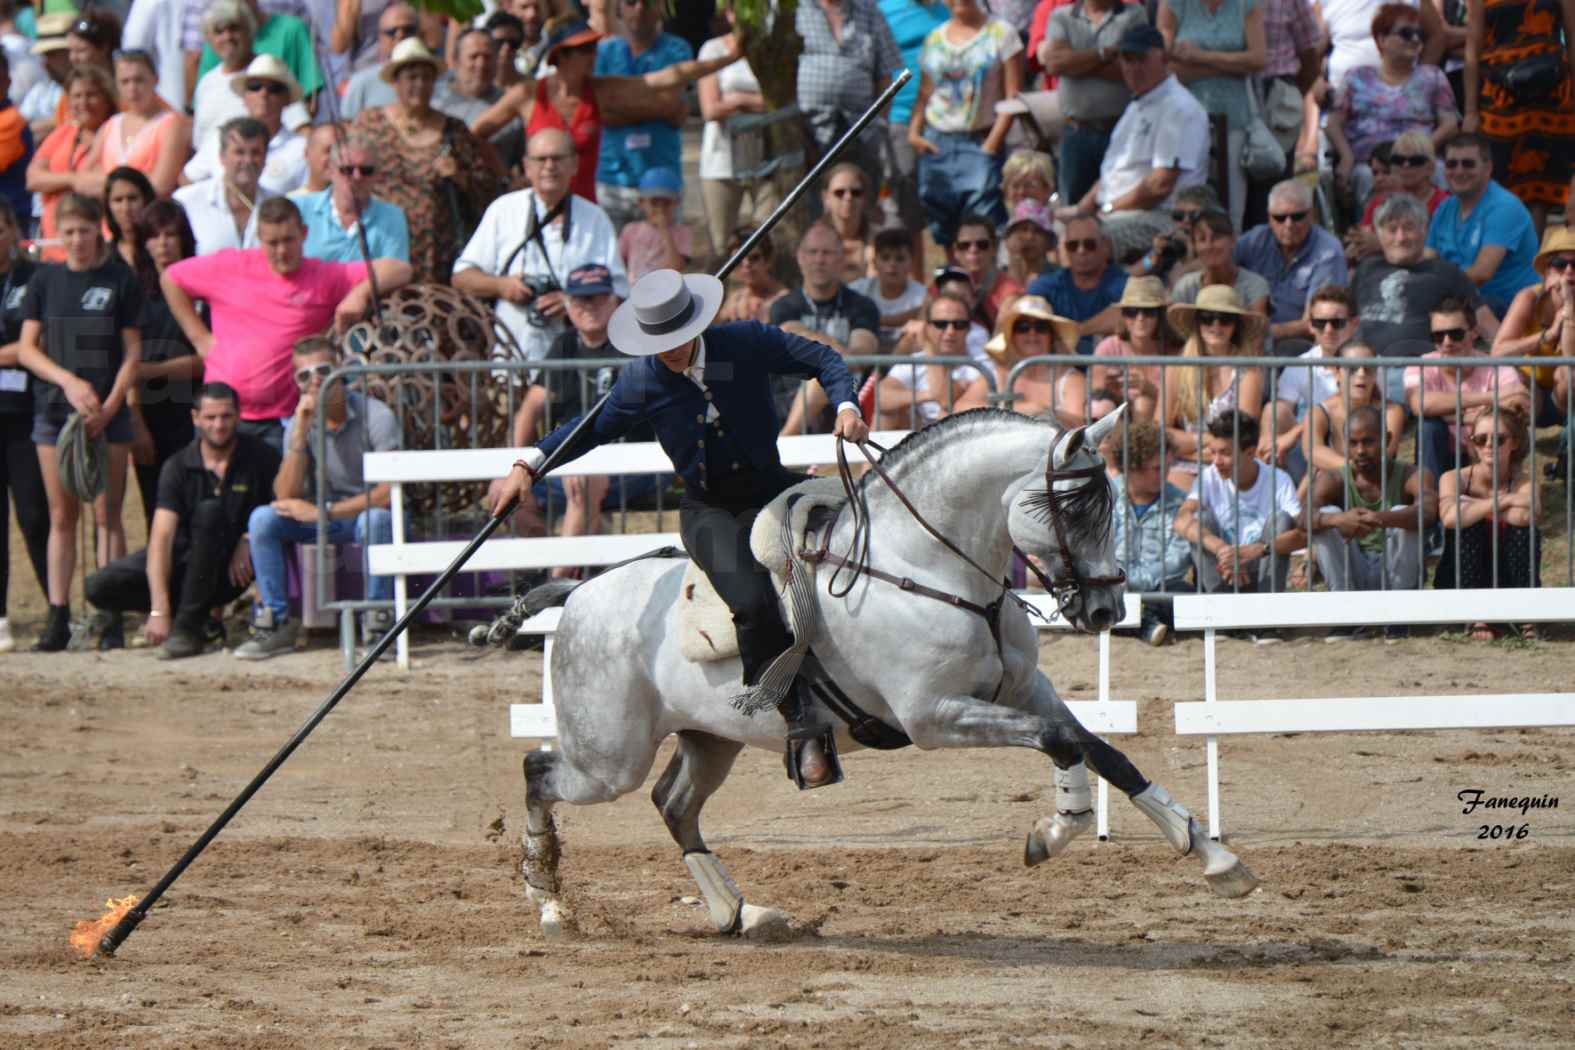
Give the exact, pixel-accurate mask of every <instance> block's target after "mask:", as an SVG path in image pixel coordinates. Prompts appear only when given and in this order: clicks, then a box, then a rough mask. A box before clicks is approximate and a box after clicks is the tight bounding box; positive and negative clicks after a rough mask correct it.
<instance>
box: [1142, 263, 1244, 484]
mask: <svg viewBox="0 0 1575 1050" xmlns="http://www.w3.org/2000/svg"><path fill="white" fill-rule="evenodd" d="M1167 313H1168V315H1169V317H1170V323H1171V327H1173V328H1175V329H1176V331H1177V332H1178V333H1180V334H1181V336H1182V338H1183V339H1185V340H1186V342H1185V344H1184V345H1183V346H1182V348H1181V356H1182V358H1183V359H1187V360H1191V361H1197V360H1201V359H1204V358H1210V357H1255V356H1257V352H1258V351H1257V347H1258V345H1259V343H1260V342H1261V341H1262V339H1263V327H1264V324H1263V317H1262V316H1261V315H1260V314H1255V313H1253V312H1252V311H1250V310H1248V309H1247V305H1246V304H1245V303H1243V302H1242V301H1241V296H1239V295H1237V294H1236V290H1235V289H1233V288H1230V287H1228V286H1226V285H1222V284H1215V285H1209V286H1208V287H1206V288H1204V289H1202V290H1201V291H1200V292H1198V298H1197V301H1196V302H1193V303H1172V304H1171V306H1170V308H1169V309H1168V311H1167ZM1169 372H1170V374H1169V375H1167V376H1165V389H1164V395H1165V399H1166V400H1165V403H1164V405H1162V406H1161V409H1160V418H1161V419H1162V420H1163V421H1164V423H1165V426H1166V427H1167V428H1168V437H1169V445H1170V448H1171V449H1173V450H1175V458H1174V459H1173V460H1172V462H1171V464H1170V466H1169V468H1168V469H1169V470H1170V474H1171V480H1172V481H1173V482H1174V483H1175V484H1176V485H1178V486H1179V485H1182V484H1183V483H1184V482H1185V483H1188V484H1190V483H1191V481H1192V477H1193V475H1195V474H1197V472H1198V460H1199V453H1200V452H1202V451H1204V448H1205V441H1204V434H1205V432H1208V433H1212V431H1209V430H1208V429H1207V428H1208V425H1209V423H1210V422H1212V421H1213V420H1215V419H1218V418H1220V416H1221V415H1223V414H1225V413H1228V412H1235V411H1239V412H1240V413H1241V414H1242V415H1244V416H1247V417H1250V418H1251V419H1252V432H1253V445H1251V446H1248V447H1249V448H1255V447H1256V444H1257V440H1258V436H1257V435H1258V414H1259V412H1260V411H1261V410H1262V407H1263V373H1262V372H1260V371H1259V370H1258V369H1256V368H1246V369H1240V368H1236V367H1235V366H1233V365H1192V364H1185V365H1180V364H1178V365H1176V366H1175V367H1174V368H1171V369H1169ZM1204 462H1207V459H1206V458H1205V459H1204Z"/></svg>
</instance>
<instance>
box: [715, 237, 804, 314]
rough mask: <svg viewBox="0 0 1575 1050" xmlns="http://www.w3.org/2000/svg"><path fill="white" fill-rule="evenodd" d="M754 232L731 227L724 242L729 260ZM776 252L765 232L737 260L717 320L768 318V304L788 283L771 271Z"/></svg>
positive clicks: (769, 308)
mask: <svg viewBox="0 0 1575 1050" xmlns="http://www.w3.org/2000/svg"><path fill="white" fill-rule="evenodd" d="M754 232H755V231H754V228H752V227H748V226H740V227H739V228H738V229H736V230H734V231H733V236H732V237H731V238H730V239H729V240H728V242H727V257H728V258H729V259H731V258H732V257H733V256H734V255H736V254H738V251H739V249H740V248H742V247H743V246H744V244H745V243H746V242H747V241H748V240H749V237H750V235H751V234H753V233H754ZM775 254H776V247H775V245H773V244H772V242H771V237H770V235H769V234H768V235H766V236H764V237H762V238H760V240H758V241H756V242H755V245H754V247H752V248H750V249H749V252H748V254H746V255H745V256H744V257H743V258H742V259H740V260H739V261H738V266H737V267H736V268H734V270H733V279H732V284H731V285H730V287H729V289H728V293H727V299H726V300H725V301H724V302H723V303H722V309H721V310H719V311H718V312H717V315H716V316H717V319H718V320H719V321H720V322H723V323H725V322H727V321H759V322H760V323H761V324H765V323H766V322H767V321H769V320H770V319H771V304H772V303H775V302H776V301H777V300H778V299H780V298H782V297H783V296H784V295H786V294H787V292H788V290H787V286H786V285H785V284H783V283H782V282H781V281H779V280H777V278H776V274H774V273H772V272H771V263H772V258H773V256H775Z"/></svg>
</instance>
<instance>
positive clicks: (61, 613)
mask: <svg viewBox="0 0 1575 1050" xmlns="http://www.w3.org/2000/svg"><path fill="white" fill-rule="evenodd" d="M69 641H71V606H69V605H51V606H50V607H49V615H48V617H47V618H46V619H45V620H44V633H43V634H40V635H39V636H38V641H36V642H34V643H33V651H34V652H35V653H58V652H61V651H63V650H64V649H65V647H66V643H67V642H69Z"/></svg>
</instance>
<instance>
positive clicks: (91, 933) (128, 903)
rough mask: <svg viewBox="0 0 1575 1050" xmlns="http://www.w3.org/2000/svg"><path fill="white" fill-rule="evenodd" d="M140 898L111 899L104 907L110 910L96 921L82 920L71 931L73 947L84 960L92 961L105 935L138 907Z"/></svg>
mask: <svg viewBox="0 0 1575 1050" xmlns="http://www.w3.org/2000/svg"><path fill="white" fill-rule="evenodd" d="M140 899H141V898H139V897H135V896H132V897H122V898H120V899H119V900H116V899H115V898H113V897H111V898H110V899H109V900H107V901H105V902H104V907H106V908H108V909H109V910H108V911H106V912H105V913H104V914H103V915H100V916H99V917H98V918H96V919H82V920H81V921H79V922H78V923H77V924H76V926H75V927H73V928H72V930H71V947H73V948H75V949H76V951H77V954H78V955H80V956H82V958H84V959H91V958H92V957H93V953H94V952H96V951H98V942H99V941H102V940H103V939H104V935H105V934H106V933H108V932H109V931H110V930H113V929H114V928H115V924H116V923H117V922H119V921H120V920H121V919H123V918H125V917H126V913H127V912H128V911H130V910H131V909H132V908H133V907H135V906H136V903H137V901H138V900H140Z"/></svg>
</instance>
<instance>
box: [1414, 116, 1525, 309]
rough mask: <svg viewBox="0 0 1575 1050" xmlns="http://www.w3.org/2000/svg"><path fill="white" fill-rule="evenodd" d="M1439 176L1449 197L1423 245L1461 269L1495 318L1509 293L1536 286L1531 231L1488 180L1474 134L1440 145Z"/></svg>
mask: <svg viewBox="0 0 1575 1050" xmlns="http://www.w3.org/2000/svg"><path fill="white" fill-rule="evenodd" d="M1444 177H1445V179H1446V180H1447V181H1448V183H1449V188H1450V190H1452V191H1453V195H1452V196H1450V197H1448V198H1447V199H1446V200H1445V201H1444V203H1442V204H1440V205H1439V206H1438V210H1437V211H1436V212H1434V213H1433V221H1432V222H1431V223H1430V224H1429V226H1428V228H1427V246H1428V247H1429V248H1431V249H1433V250H1434V251H1435V252H1437V253H1438V255H1439V258H1442V259H1448V260H1449V261H1450V262H1452V263H1454V264H1455V265H1456V266H1458V267H1460V268H1461V269H1462V270H1464V271H1466V276H1467V277H1469V278H1471V282H1472V283H1473V284H1475V285H1476V286H1477V287H1478V288H1480V289H1481V290H1482V298H1483V300H1484V301H1485V302H1486V303H1487V304H1488V308H1489V309H1491V310H1492V311H1493V313H1494V314H1495V315H1497V316H1499V317H1503V316H1504V314H1505V312H1507V311H1508V310H1509V304H1510V303H1512V302H1513V301H1514V299H1515V293H1516V292H1518V291H1520V290H1521V289H1522V288H1530V287H1531V286H1532V285H1534V284H1536V283H1537V280H1538V278H1537V271H1536V270H1534V269H1532V266H1531V262H1532V260H1533V259H1535V258H1536V257H1537V227H1536V225H1535V224H1534V223H1533V222H1532V221H1531V212H1530V211H1528V210H1527V208H1526V206H1525V205H1524V204H1522V203H1521V202H1520V198H1519V197H1516V196H1515V195H1514V194H1513V193H1511V192H1509V191H1508V190H1506V189H1505V188H1504V187H1503V186H1500V185H1499V184H1498V183H1497V182H1496V181H1494V179H1493V153H1492V150H1491V149H1490V148H1489V146H1488V142H1487V140H1486V139H1484V138H1482V137H1481V136H1480V135H1475V134H1470V133H1464V132H1463V133H1461V134H1459V135H1455V136H1454V137H1452V138H1450V139H1449V140H1448V141H1447V142H1445V143H1444Z"/></svg>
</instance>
